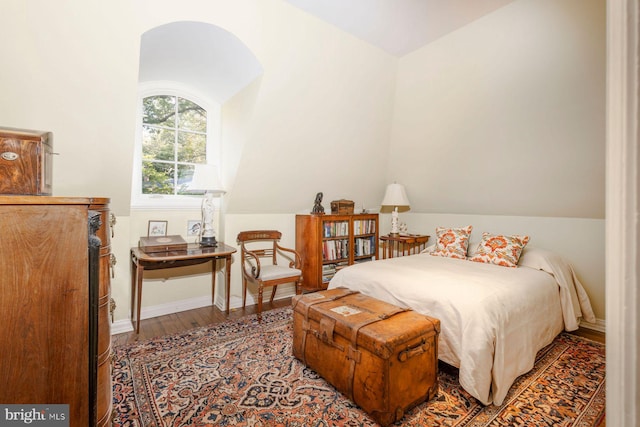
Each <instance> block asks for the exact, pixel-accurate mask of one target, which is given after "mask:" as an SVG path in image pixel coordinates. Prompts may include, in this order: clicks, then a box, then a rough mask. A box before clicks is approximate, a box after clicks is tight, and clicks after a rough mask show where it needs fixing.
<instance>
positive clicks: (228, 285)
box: [224, 255, 231, 314]
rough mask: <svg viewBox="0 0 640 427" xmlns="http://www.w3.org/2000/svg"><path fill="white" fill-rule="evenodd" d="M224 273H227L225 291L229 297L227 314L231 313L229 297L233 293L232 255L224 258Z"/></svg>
mask: <svg viewBox="0 0 640 427" xmlns="http://www.w3.org/2000/svg"><path fill="white" fill-rule="evenodd" d="M224 274H225V282H226V283H225V292H226V298H227V306H226V307H225V309H226V310H227V314H229V297H230V295H229V294H230V293H231V255H229V256H226V257H225V260H224Z"/></svg>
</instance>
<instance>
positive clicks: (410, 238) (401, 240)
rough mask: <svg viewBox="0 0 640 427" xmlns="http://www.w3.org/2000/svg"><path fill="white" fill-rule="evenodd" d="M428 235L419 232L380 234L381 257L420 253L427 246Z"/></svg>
mask: <svg viewBox="0 0 640 427" xmlns="http://www.w3.org/2000/svg"><path fill="white" fill-rule="evenodd" d="M428 240H429V236H427V235H421V234H406V235H396V236H392V235H387V236H380V242H381V243H382V259H387V258H395V257H400V256H405V255H414V254H418V253H420V251H422V250H423V249H424V248H426V247H427V241H428Z"/></svg>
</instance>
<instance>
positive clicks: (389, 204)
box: [380, 183, 411, 212]
mask: <svg viewBox="0 0 640 427" xmlns="http://www.w3.org/2000/svg"><path fill="white" fill-rule="evenodd" d="M395 208H398V212H406V211H408V210H409V209H411V207H410V206H409V198H408V197H407V192H406V191H405V189H404V185H402V184H396V183H393V184H389V185H387V191H386V192H385V193H384V199H382V206H381V207H380V212H391V211H393V210H394V209H395Z"/></svg>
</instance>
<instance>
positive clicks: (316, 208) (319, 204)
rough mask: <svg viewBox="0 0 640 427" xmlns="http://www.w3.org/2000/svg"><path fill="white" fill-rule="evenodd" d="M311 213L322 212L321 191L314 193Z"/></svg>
mask: <svg viewBox="0 0 640 427" xmlns="http://www.w3.org/2000/svg"><path fill="white" fill-rule="evenodd" d="M311 213H312V214H323V213H324V207H322V192H320V193H318V194H316V201H315V203H314V204H313V209H312V210H311Z"/></svg>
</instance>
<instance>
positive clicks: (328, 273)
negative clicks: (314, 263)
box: [322, 261, 349, 283]
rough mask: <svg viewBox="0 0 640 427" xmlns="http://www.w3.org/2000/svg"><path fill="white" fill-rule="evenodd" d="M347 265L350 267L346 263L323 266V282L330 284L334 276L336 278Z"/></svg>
mask: <svg viewBox="0 0 640 427" xmlns="http://www.w3.org/2000/svg"><path fill="white" fill-rule="evenodd" d="M347 265H349V263H348V262H346V261H345V262H339V263H332V264H324V265H323V266H322V282H323V283H328V282H329V281H330V280H331V279H332V278H333V276H335V274H336V272H337V271H338V270H340V269H341V268H344V267H346V266H347Z"/></svg>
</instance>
